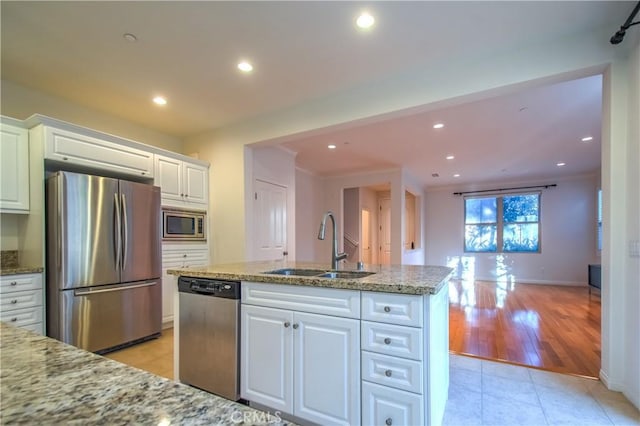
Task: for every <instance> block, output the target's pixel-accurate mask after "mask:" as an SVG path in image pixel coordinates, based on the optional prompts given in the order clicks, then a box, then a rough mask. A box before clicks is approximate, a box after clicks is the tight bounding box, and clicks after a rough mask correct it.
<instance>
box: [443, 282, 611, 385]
mask: <svg viewBox="0 0 640 426" xmlns="http://www.w3.org/2000/svg"><path fill="white" fill-rule="evenodd" d="M600 312H601V311H600V295H599V293H598V292H597V291H594V293H593V294H591V295H590V294H589V290H588V288H586V287H569V286H553V285H534V284H513V285H512V284H508V283H493V282H483V281H476V282H469V281H451V282H450V284H449V321H450V322H449V348H450V350H451V351H452V352H453V353H458V354H465V355H473V356H478V357H481V358H488V359H497V360H502V361H507V362H511V363H515V364H522V365H527V366H533V367H540V368H543V369H546V370H551V371H556V372H561V373H570V374H577V375H582V376H589V377H598V373H599V371H600V347H601V346H600V342H601V338H600Z"/></svg>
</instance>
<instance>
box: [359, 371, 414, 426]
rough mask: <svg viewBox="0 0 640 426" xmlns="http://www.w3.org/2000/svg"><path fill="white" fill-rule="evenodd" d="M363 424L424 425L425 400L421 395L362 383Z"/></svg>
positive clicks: (390, 425)
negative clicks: (423, 400)
mask: <svg viewBox="0 0 640 426" xmlns="http://www.w3.org/2000/svg"><path fill="white" fill-rule="evenodd" d="M362 401H363V403H362V424H363V425H389V426H392V425H393V426H395V425H400V426H404V425H424V424H425V423H424V420H423V418H424V417H423V413H424V408H423V402H422V397H421V396H420V395H416V394H413V393H410V392H404V391H400V390H397V389H392V388H389V387H387V386H379V385H376V384H373V383H368V382H363V383H362Z"/></svg>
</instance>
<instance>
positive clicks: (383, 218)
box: [378, 198, 391, 265]
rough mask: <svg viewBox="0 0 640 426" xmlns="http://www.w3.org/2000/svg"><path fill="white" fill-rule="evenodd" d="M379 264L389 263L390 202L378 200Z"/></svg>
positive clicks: (388, 200) (386, 199) (384, 199)
mask: <svg viewBox="0 0 640 426" xmlns="http://www.w3.org/2000/svg"><path fill="white" fill-rule="evenodd" d="M378 241H380V263H381V264H382V265H389V264H390V263H391V200H390V199H389V198H383V199H381V200H380V238H379V239H378Z"/></svg>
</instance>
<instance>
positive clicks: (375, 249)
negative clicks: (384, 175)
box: [360, 187, 379, 264]
mask: <svg viewBox="0 0 640 426" xmlns="http://www.w3.org/2000/svg"><path fill="white" fill-rule="evenodd" d="M362 209H367V210H369V212H370V215H369V220H370V221H371V223H370V228H371V241H370V242H371V263H372V264H376V263H378V253H379V244H378V232H377V230H378V227H379V224H378V220H379V213H378V193H377V192H376V191H374V190H373V189H371V188H367V187H361V188H360V210H362Z"/></svg>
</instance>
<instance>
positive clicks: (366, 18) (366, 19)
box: [356, 12, 376, 30]
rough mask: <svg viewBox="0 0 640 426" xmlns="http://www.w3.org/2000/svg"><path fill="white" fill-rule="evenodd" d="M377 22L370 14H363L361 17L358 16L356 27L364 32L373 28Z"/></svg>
mask: <svg viewBox="0 0 640 426" xmlns="http://www.w3.org/2000/svg"><path fill="white" fill-rule="evenodd" d="M375 22H376V20H375V18H374V17H373V16H371V15H370V14H369V13H368V12H363V13H362V14H361V15H360V16H358V19H356V25H357V26H358V27H360V28H362V29H363V30H367V29H369V28H371V27H372V26H373V24H374V23H375Z"/></svg>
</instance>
